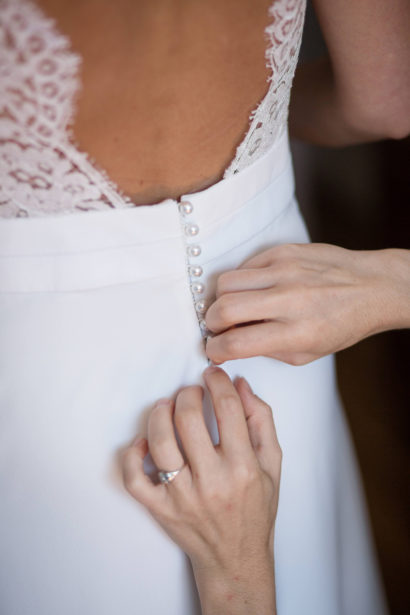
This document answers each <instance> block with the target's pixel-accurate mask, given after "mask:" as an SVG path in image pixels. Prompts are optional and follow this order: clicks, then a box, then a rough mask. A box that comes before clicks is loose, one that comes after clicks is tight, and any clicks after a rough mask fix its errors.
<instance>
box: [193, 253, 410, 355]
mask: <svg viewBox="0 0 410 615" xmlns="http://www.w3.org/2000/svg"><path fill="white" fill-rule="evenodd" d="M216 297H217V298H216V301H215V302H214V303H213V304H212V305H211V306H210V307H209V308H208V310H207V312H206V316H205V322H206V325H207V327H208V329H209V330H210V331H211V332H213V333H215V335H214V336H213V337H209V338H208V341H207V346H206V353H207V355H208V357H209V358H210V359H211V360H212V361H213V362H214V363H216V364H219V363H222V362H224V361H228V360H231V359H239V358H246V357H252V356H258V355H260V356H267V357H272V358H275V359H278V360H280V361H284V362H285V363H289V364H291V365H303V364H306V363H309V362H311V361H313V360H315V359H317V358H319V357H322V356H324V355H327V354H330V353H332V352H336V351H338V350H342V349H343V348H347V347H348V346H351V345H353V344H355V343H356V342H358V341H359V340H362V339H363V338H365V337H367V336H369V335H372V334H375V333H378V332H381V331H385V330H388V329H395V328H402V327H407V326H410V251H407V250H399V249H386V250H372V251H364V250H360V251H359V250H347V249H344V248H341V247H338V246H334V245H329V244H320V243H313V244H285V245H281V246H275V247H272V248H269V249H268V250H265V251H263V252H261V253H259V254H257V255H256V256H254V257H252V258H250V259H248V260H247V261H245V262H244V263H242V264H241V266H240V267H238V268H237V269H235V270H231V271H227V272H224V273H222V274H221V275H220V276H219V278H218V280H217V290H216Z"/></svg>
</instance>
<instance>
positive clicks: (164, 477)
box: [158, 464, 185, 485]
mask: <svg viewBox="0 0 410 615" xmlns="http://www.w3.org/2000/svg"><path fill="white" fill-rule="evenodd" d="M184 467H185V464H184V465H183V466H182V467H181V468H179V470H158V479H159V481H160V482H161V483H162V484H163V485H167V484H168V483H171V482H172V481H173V480H174V478H175V477H176V476H177V475H178V474H179V473H180V471H181V470H182V468H184Z"/></svg>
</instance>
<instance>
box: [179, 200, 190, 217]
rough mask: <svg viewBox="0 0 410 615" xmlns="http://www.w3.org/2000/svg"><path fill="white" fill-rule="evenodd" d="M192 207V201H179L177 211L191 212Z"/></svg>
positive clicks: (185, 213)
mask: <svg viewBox="0 0 410 615" xmlns="http://www.w3.org/2000/svg"><path fill="white" fill-rule="evenodd" d="M193 209H194V208H193V206H192V203H190V202H189V201H181V203H180V204H179V211H180V212H181V214H184V215H187V214H191V213H192V212H193Z"/></svg>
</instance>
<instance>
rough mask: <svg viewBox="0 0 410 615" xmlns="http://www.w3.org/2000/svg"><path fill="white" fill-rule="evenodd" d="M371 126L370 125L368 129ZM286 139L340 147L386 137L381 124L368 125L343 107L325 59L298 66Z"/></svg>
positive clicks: (328, 62) (328, 64)
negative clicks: (291, 138)
mask: <svg viewBox="0 0 410 615" xmlns="http://www.w3.org/2000/svg"><path fill="white" fill-rule="evenodd" d="M368 124H371V125H368ZM289 132H290V136H291V137H294V138H297V139H300V140H302V141H306V142H308V143H312V144H314V145H322V146H330V147H343V146H347V145H354V144H358V143H365V142H370V141H378V140H380V139H383V138H386V137H387V136H388V134H386V133H388V132H389V130H388V128H387V127H384V126H383V125H382V122H380V123H377V122H368V121H367V120H366V118H363V117H360V114H359V113H356V114H355V112H354V111H353V110H350V109H349V107H348V106H347V105H345V104H344V103H343V96H342V95H341V93H340V90H339V88H338V86H337V84H336V81H335V79H334V76H333V72H332V67H331V64H330V61H329V59H328V58H327V57H323V58H320V59H318V60H313V61H310V62H306V63H303V64H300V65H299V66H298V67H297V69H296V73H295V78H294V81H293V86H292V93H291V100H290V107H289Z"/></svg>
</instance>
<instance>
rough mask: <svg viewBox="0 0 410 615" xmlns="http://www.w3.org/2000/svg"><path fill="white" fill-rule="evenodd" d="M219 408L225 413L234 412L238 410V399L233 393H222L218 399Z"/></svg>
mask: <svg viewBox="0 0 410 615" xmlns="http://www.w3.org/2000/svg"><path fill="white" fill-rule="evenodd" d="M218 403H219V406H220V407H221V409H222V410H224V411H226V412H234V411H237V409H238V403H239V400H238V398H237V397H236V396H235V395H234V394H233V393H222V394H221V395H220V396H219V398H218Z"/></svg>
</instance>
